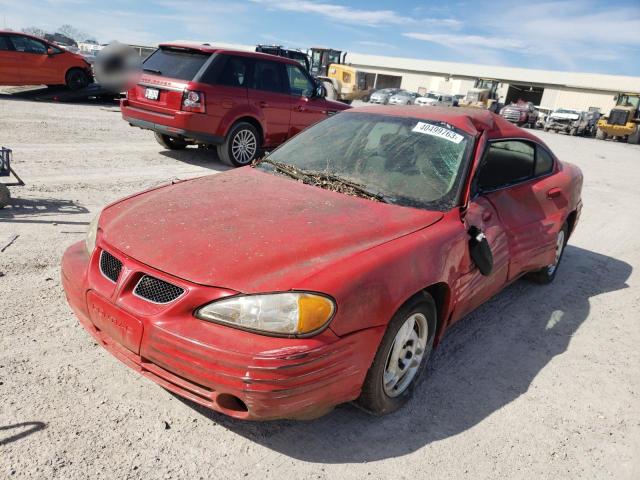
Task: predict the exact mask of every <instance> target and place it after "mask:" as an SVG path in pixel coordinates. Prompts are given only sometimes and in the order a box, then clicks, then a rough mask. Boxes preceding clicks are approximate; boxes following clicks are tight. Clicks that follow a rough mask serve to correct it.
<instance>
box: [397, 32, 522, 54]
mask: <svg viewBox="0 0 640 480" xmlns="http://www.w3.org/2000/svg"><path fill="white" fill-rule="evenodd" d="M403 35H404V36H405V37H409V38H413V39H416V40H423V41H425V42H431V43H437V44H439V45H444V46H445V47H450V48H453V49H458V48H471V47H475V48H488V49H490V50H514V51H521V50H523V49H526V48H528V46H527V44H526V43H524V42H523V41H521V40H518V39H514V38H500V37H490V36H487V37H485V36H481V35H456V34H447V33H416V32H408V33H403Z"/></svg>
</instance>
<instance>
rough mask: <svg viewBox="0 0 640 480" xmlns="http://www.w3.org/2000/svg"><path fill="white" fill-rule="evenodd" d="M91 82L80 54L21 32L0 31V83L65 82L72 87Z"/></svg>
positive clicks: (76, 88)
mask: <svg viewBox="0 0 640 480" xmlns="http://www.w3.org/2000/svg"><path fill="white" fill-rule="evenodd" d="M92 81H93V76H92V73H91V66H90V65H89V63H88V62H87V61H86V60H85V59H84V57H83V56H82V55H78V54H76V53H72V52H68V51H66V50H65V49H63V48H62V47H58V46H57V45H54V44H53V43H51V42H48V41H46V40H43V39H41V38H38V37H34V36H32V35H27V34H24V33H18V32H12V31H5V30H0V85H52V86H53V85H66V86H67V87H68V88H69V89H71V90H78V89H80V88H84V87H86V86H87V85H88V84H89V83H91V82H92Z"/></svg>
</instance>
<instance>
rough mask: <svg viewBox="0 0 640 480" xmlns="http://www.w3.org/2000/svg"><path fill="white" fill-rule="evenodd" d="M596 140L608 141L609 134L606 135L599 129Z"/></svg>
mask: <svg viewBox="0 0 640 480" xmlns="http://www.w3.org/2000/svg"><path fill="white" fill-rule="evenodd" d="M596 138H597V139H598V140H606V139H607V134H606V133H604V132H603V131H602V130H600V129H598V130H597V131H596Z"/></svg>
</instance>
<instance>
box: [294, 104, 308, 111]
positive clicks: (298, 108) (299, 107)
mask: <svg viewBox="0 0 640 480" xmlns="http://www.w3.org/2000/svg"><path fill="white" fill-rule="evenodd" d="M296 110H298V111H299V112H306V111H307V108H306V107H304V106H303V105H298V106H297V107H296Z"/></svg>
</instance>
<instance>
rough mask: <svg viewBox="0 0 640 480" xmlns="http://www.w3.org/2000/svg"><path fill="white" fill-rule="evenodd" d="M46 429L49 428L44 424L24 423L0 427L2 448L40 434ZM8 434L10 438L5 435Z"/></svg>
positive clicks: (0, 444)
mask: <svg viewBox="0 0 640 480" xmlns="http://www.w3.org/2000/svg"><path fill="white" fill-rule="evenodd" d="M45 428H47V424H46V423H44V422H23V423H15V424H13V425H4V426H0V447H1V446H2V445H7V444H9V443H11V442H15V441H17V440H20V439H21V438H24V437H28V436H29V435H31V434H32V433H36V432H39V431H40V430H44V429H45ZM7 433H8V434H9V436H8V437H5V436H4V435H5V434H7Z"/></svg>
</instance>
